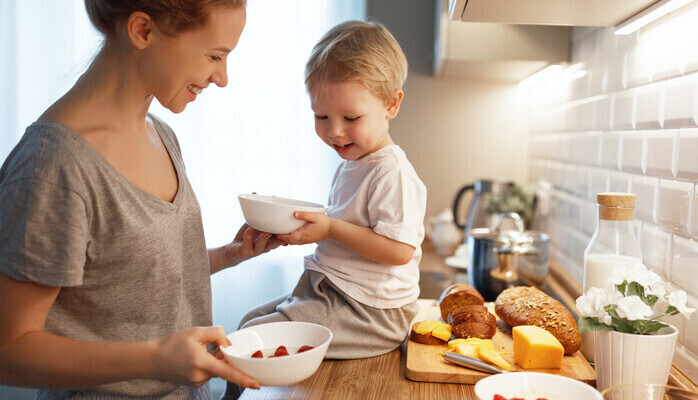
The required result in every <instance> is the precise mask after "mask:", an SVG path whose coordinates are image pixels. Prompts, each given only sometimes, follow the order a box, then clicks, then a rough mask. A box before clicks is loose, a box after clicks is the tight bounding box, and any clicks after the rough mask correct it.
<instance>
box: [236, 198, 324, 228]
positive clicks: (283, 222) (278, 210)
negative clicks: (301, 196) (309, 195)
mask: <svg viewBox="0 0 698 400" xmlns="http://www.w3.org/2000/svg"><path fill="white" fill-rule="evenodd" d="M238 200H239V201H240V207H241V208H242V215H244V216H245V221H247V224H248V225H249V226H251V227H253V228H255V229H257V230H258V231H263V232H269V233H278V234H286V233H291V232H293V231H295V230H296V229H298V228H300V227H301V226H303V225H304V224H305V221H303V220H300V219H295V218H294V217H293V212H294V211H309V212H321V213H324V212H325V211H327V207H324V206H322V205H320V204H315V203H309V202H307V201H300V200H292V199H286V198H283V197H276V196H264V195H260V194H240V195H238Z"/></svg>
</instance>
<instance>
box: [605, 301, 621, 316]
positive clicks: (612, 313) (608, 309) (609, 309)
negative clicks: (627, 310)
mask: <svg viewBox="0 0 698 400" xmlns="http://www.w3.org/2000/svg"><path fill="white" fill-rule="evenodd" d="M616 308H618V305H616V304H609V305H607V306H605V307H604V308H603V309H604V310H606V312H607V313H608V315H609V316H611V318H613V319H614V320H616V319H620V316H619V315H618V312H617V311H616Z"/></svg>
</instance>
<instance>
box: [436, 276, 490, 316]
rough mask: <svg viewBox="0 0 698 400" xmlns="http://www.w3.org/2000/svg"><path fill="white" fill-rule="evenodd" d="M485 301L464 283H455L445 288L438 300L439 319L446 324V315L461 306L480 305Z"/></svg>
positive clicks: (478, 293) (475, 290)
mask: <svg viewBox="0 0 698 400" xmlns="http://www.w3.org/2000/svg"><path fill="white" fill-rule="evenodd" d="M484 302H485V299H484V298H482V295H481V294H480V292H478V291H477V289H475V288H474V287H472V286H470V285H468V284H465V283H456V284H454V285H451V286H449V287H447V288H446V289H445V290H444V291H443V293H441V298H440V299H439V308H440V309H441V318H442V319H443V320H444V321H446V322H448V314H450V313H451V312H453V310H455V309H456V308H460V307H463V306H472V305H482V304H484Z"/></svg>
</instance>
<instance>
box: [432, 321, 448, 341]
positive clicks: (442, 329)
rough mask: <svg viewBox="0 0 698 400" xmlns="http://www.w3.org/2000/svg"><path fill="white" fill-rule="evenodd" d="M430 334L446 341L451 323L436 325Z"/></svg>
mask: <svg viewBox="0 0 698 400" xmlns="http://www.w3.org/2000/svg"><path fill="white" fill-rule="evenodd" d="M431 336H434V337H437V338H439V339H441V340H443V341H444V342H448V339H450V338H451V325H449V324H441V325H439V326H437V327H436V328H434V330H433V331H431Z"/></svg>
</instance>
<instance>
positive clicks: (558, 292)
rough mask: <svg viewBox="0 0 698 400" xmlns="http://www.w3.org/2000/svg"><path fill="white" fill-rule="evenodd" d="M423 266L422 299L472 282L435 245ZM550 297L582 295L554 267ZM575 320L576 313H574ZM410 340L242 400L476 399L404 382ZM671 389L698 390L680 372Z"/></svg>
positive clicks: (568, 302)
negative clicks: (406, 355) (374, 354)
mask: <svg viewBox="0 0 698 400" xmlns="http://www.w3.org/2000/svg"><path fill="white" fill-rule="evenodd" d="M422 250H423V256H422V262H421V264H420V271H421V277H420V283H419V284H420V289H421V293H420V298H425V299H437V298H438V297H439V296H440V294H441V291H443V289H444V288H446V287H447V286H449V285H451V284H452V283H454V282H467V276H466V274H465V271H464V270H460V269H456V268H452V267H449V266H447V265H446V263H445V258H446V257H445V256H440V255H437V254H436V253H435V252H434V249H433V247H432V246H431V244H430V243H428V242H426V243H425V244H424V245H423V246H422ZM545 291H546V292H547V293H548V294H551V295H554V297H555V298H557V299H558V300H559V301H560V302H562V303H563V304H564V305H565V306H566V307H567V308H569V309H571V310H573V312H574V311H575V310H574V304H575V303H574V299H575V298H576V297H577V296H578V295H579V293H580V292H581V288H580V287H579V285H578V284H576V282H574V281H573V280H571V279H570V278H569V277H568V276H567V275H566V274H565V273H564V272H563V271H562V269H561V268H559V267H557V266H556V265H555V264H554V263H553V264H552V265H551V273H550V276H549V277H548V280H547V283H546V288H545ZM575 314H576V313H575ZM406 350H407V340H405V342H403V344H402V346H401V347H400V348H399V349H396V350H394V351H392V352H390V353H387V354H384V355H382V356H377V357H372V358H364V359H359V360H325V361H323V362H322V364H321V365H320V368H319V369H318V370H317V372H315V374H314V375H313V376H311V377H310V378H308V379H306V380H305V381H303V382H300V383H298V384H295V385H291V386H280V387H262V389H260V390H245V391H244V392H243V395H242V396H241V397H240V398H241V399H243V400H251V399H451V398H457V399H477V398H476V397H475V392H474V390H473V388H474V385H462V384H449V383H431V382H416V381H411V380H409V379H407V378H406V377H405V365H406V361H405V354H406ZM669 383H670V384H672V385H675V386H679V387H683V388H688V389H690V390H694V391H695V390H698V387H697V386H696V385H695V384H693V383H692V382H691V380H690V379H688V378H687V377H686V376H685V375H684V374H683V373H681V371H679V370H678V369H677V368H676V367H672V369H671V373H670V376H669Z"/></svg>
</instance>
